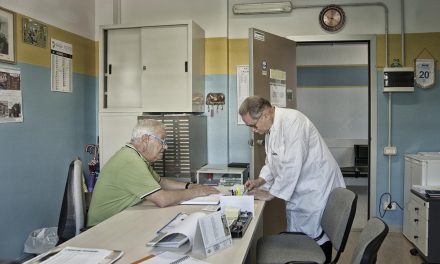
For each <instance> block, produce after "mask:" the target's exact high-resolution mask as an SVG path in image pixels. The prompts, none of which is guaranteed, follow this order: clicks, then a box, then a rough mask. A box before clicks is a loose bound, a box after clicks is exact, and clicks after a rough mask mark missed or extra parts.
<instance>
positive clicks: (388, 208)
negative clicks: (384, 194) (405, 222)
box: [382, 201, 397, 210]
mask: <svg viewBox="0 0 440 264" xmlns="http://www.w3.org/2000/svg"><path fill="white" fill-rule="evenodd" d="M382 205H383V209H384V210H396V207H397V204H396V202H391V206H390V202H388V201H385V202H383V204H382Z"/></svg>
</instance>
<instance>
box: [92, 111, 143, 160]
mask: <svg viewBox="0 0 440 264" xmlns="http://www.w3.org/2000/svg"><path fill="white" fill-rule="evenodd" d="M139 115H140V113H102V114H100V115H99V153H100V156H99V158H100V166H101V168H102V167H103V166H104V164H105V163H107V161H108V160H109V159H110V158H111V156H113V154H114V153H115V152H116V151H118V150H119V149H120V148H122V147H123V146H124V145H125V144H126V143H129V142H130V140H131V132H132V130H133V128H134V126H135V125H136V123H137V120H138V116H139Z"/></svg>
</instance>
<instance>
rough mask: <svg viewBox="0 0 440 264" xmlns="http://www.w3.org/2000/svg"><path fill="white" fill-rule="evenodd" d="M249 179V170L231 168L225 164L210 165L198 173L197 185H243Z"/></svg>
mask: <svg viewBox="0 0 440 264" xmlns="http://www.w3.org/2000/svg"><path fill="white" fill-rule="evenodd" d="M248 177H249V169H248V168H231V167H228V165H224V164H208V165H206V166H203V167H202V168H200V169H199V170H198V171H197V183H198V184H206V185H221V186H232V185H234V184H243V183H245V182H246V181H247V179H248Z"/></svg>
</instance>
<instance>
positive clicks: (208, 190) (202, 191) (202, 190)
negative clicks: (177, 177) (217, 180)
mask: <svg viewBox="0 0 440 264" xmlns="http://www.w3.org/2000/svg"><path fill="white" fill-rule="evenodd" d="M191 185H192V184H191ZM191 185H190V186H191ZM189 189H191V192H194V193H195V194H196V196H207V195H210V194H216V193H220V191H219V190H217V189H216V188H214V187H212V186H205V185H199V184H197V186H194V187H190V188H189Z"/></svg>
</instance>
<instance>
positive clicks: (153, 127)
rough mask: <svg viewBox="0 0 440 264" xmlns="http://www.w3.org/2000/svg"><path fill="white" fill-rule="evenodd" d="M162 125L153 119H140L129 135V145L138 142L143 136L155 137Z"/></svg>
mask: <svg viewBox="0 0 440 264" xmlns="http://www.w3.org/2000/svg"><path fill="white" fill-rule="evenodd" d="M161 128H164V125H163V124H162V123H161V122H160V121H157V120H154V119H140V120H139V121H138V122H137V124H136V126H135V127H134V128H133V132H132V133H131V143H136V142H137V141H139V140H140V139H141V138H142V136H143V135H157V131H158V130H159V129H161Z"/></svg>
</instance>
